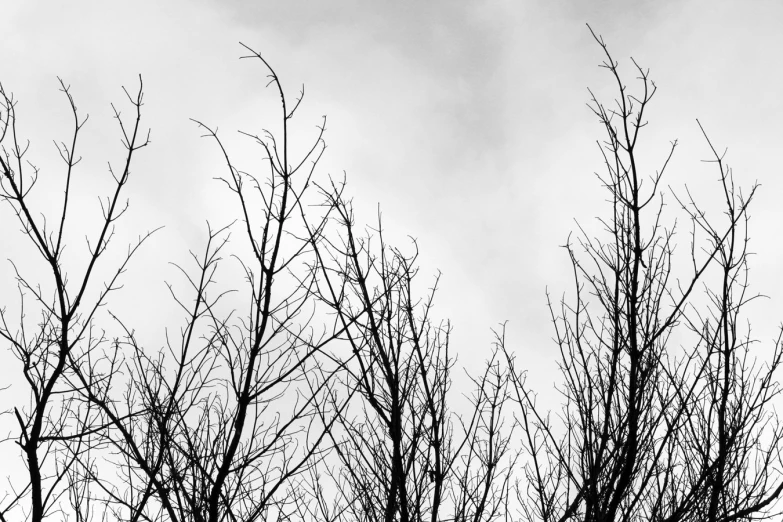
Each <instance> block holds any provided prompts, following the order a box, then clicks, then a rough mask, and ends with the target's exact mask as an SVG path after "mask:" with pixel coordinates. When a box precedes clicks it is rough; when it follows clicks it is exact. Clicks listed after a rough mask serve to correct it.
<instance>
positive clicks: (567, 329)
mask: <svg viewBox="0 0 783 522" xmlns="http://www.w3.org/2000/svg"><path fill="white" fill-rule="evenodd" d="M593 35H594V36H595V38H596V41H597V42H598V43H599V44H600V46H601V47H602V49H603V50H604V52H605V56H606V61H605V62H604V63H603V67H604V68H606V69H607V70H608V71H609V73H610V74H611V76H612V78H613V80H614V81H615V82H616V85H617V89H618V98H617V100H616V103H615V104H614V105H613V106H612V107H606V106H604V105H603V104H602V103H600V102H599V101H598V100H597V99H596V97H595V96H593V98H592V103H591V105H590V107H591V109H592V111H593V112H594V114H595V115H596V116H597V117H598V118H599V121H600V122H601V124H602V126H603V127H604V129H605V131H606V139H605V141H604V142H602V143H599V146H600V148H601V151H602V153H603V157H604V160H605V165H606V174H605V175H603V176H599V179H600V180H601V182H602V184H603V185H604V187H605V188H606V189H607V191H608V194H609V198H608V199H609V201H610V203H611V214H610V216H609V218H608V219H602V220H600V221H601V223H602V224H603V226H604V229H605V231H606V233H607V234H608V237H609V240H608V241H605V240H602V239H600V238H591V237H589V236H588V235H587V234H585V233H583V235H582V237H581V238H580V240H579V246H580V247H581V249H582V250H583V251H584V253H585V254H586V258H585V259H584V260H582V259H581V258H580V255H579V254H578V253H577V252H576V249H575V247H574V245H573V244H571V243H570V242H569V243H568V244H567V245H566V249H567V251H568V253H569V256H570V258H571V262H572V265H573V275H574V281H575V297H574V301H573V302H572V303H569V302H568V301H566V300H563V302H562V303H561V305H560V307H559V310H558V311H556V310H555V307H554V306H553V305H551V304H550V310H551V311H552V320H553V323H554V325H555V331H556V340H557V343H558V346H559V348H560V356H561V357H560V369H561V372H562V376H563V379H564V381H563V384H562V386H561V388H560V392H561V393H562V395H563V398H564V401H565V403H564V406H563V409H562V411H561V412H560V414H559V419H560V420H561V421H562V424H556V423H555V422H554V421H553V420H552V419H551V417H550V416H549V415H548V414H545V413H544V412H542V411H541V409H540V408H539V407H538V406H537V405H536V399H535V395H534V394H533V392H532V391H531V390H530V389H529V388H528V387H527V386H526V385H525V382H524V375H523V374H522V372H520V371H519V369H518V368H514V359H513V357H512V356H511V354H510V353H509V352H508V351H507V352H506V353H507V355H508V361H509V364H510V365H511V368H512V378H513V380H514V389H515V401H516V402H517V403H518V405H519V408H520V420H521V422H522V424H523V428H524V432H525V434H526V436H525V437H524V438H523V440H524V442H525V449H526V451H527V454H528V456H529V458H528V462H527V464H526V467H525V477H526V481H525V482H524V483H523V484H522V485H521V486H520V488H519V491H518V495H519V498H520V501H521V506H522V515H523V517H524V518H525V519H527V520H544V521H564V520H585V521H599V520H600V521H607V520H628V521H631V520H660V521H663V520H666V521H671V522H674V521H680V520H710V521H718V520H720V521H730V520H738V519H749V518H754V517H764V516H767V515H768V514H769V513H770V511H769V509H770V508H771V507H772V505H773V504H772V503H773V501H774V500H775V499H776V498H777V497H778V496H779V495H780V493H781V488H783V481H782V480H781V477H780V475H779V472H778V471H776V470H775V468H774V466H775V465H776V464H779V462H778V461H779V457H780V449H781V433H782V432H781V427H780V426H779V424H778V422H777V420H776V418H775V417H774V414H773V411H772V409H771V408H770V404H769V403H770V400H771V399H772V398H773V397H774V396H776V395H777V394H778V387H777V384H776V382H775V380H774V378H773V376H774V372H775V371H776V369H777V368H778V366H779V364H780V360H781V346H780V339H778V341H776V343H775V347H774V353H773V355H772V358H771V359H770V361H769V363H768V364H767V365H766V366H764V367H760V366H757V365H756V363H754V362H753V361H754V359H753V358H751V357H750V356H749V352H748V348H749V346H750V339H749V337H743V334H742V331H741V329H740V323H739V318H740V315H739V314H740V310H741V309H743V307H744V305H745V304H746V303H747V302H748V301H749V300H750V294H748V293H747V273H748V265H747V256H748V251H747V223H748V205H749V204H750V202H751V200H752V199H753V196H754V194H755V190H756V187H755V186H754V187H752V188H751V190H750V191H749V192H748V193H747V194H746V195H744V196H743V195H742V193H741V192H740V191H738V190H736V189H735V187H734V182H733V179H732V177H731V175H730V174H729V172H728V171H727V170H726V168H725V165H724V163H723V158H722V156H719V155H718V154H717V153H715V150H714V149H712V151H713V153H714V154H715V159H716V165H717V167H718V169H719V171H720V181H721V184H722V188H723V193H724V196H725V200H726V202H725V204H726V208H725V213H726V216H727V218H728V219H727V222H726V223H725V224H724V225H721V226H718V225H716V224H714V221H709V220H708V219H707V217H706V213H705V212H703V211H702V210H701V209H700V208H699V207H698V206H697V205H696V204H695V202H694V201H693V199H692V198H690V196H689V198H688V199H687V200H686V202H685V203H682V202H681V203H682V207H683V208H684V209H685V211H686V212H687V214H688V216H689V217H690V220H691V224H692V228H693V231H692V243H691V249H690V253H691V274H690V276H689V277H688V278H687V279H686V280H685V281H681V280H679V279H676V278H675V275H674V267H675V265H676V263H674V246H675V242H674V239H673V238H674V228H671V227H669V228H667V227H666V226H664V225H663V223H664V220H665V218H664V216H663V208H664V199H665V198H664V195H663V191H662V190H661V189H660V187H661V179H662V176H663V173H664V171H665V170H666V167H667V165H668V164H669V160H670V159H671V157H672V153H673V152H674V148H675V146H676V142H674V143H672V146H671V149H670V151H669V153H668V154H667V156H666V157H665V159H664V161H663V164H662V166H661V167H660V168H659V170H656V171H654V173H652V174H645V171H646V170H647V169H644V168H643V166H642V165H641V164H640V163H639V161H638V150H639V146H640V145H639V141H638V139H639V137H640V135H641V134H642V129H643V128H644V127H645V125H646V124H647V122H646V120H645V118H646V110H647V108H648V106H649V103H650V101H651V99H652V98H653V96H654V94H655V92H656V86H655V83H654V82H652V81H651V80H650V79H649V76H648V71H646V70H644V69H642V68H641V67H640V66H638V65H637V64H636V62H634V66H635V67H636V70H637V72H638V74H639V80H640V81H641V94H639V95H634V94H631V93H630V92H629V91H628V89H627V88H626V86H625V84H624V83H623V81H622V79H621V77H620V75H619V72H618V63H617V62H615V61H614V60H613V59H612V57H611V56H610V54H609V51H608V50H607V47H606V45H605V44H604V42H603V40H602V39H601V38H600V37H598V36H596V35H595V34H594V33H593ZM705 137H706V134H705ZM708 143H709V140H708ZM710 146H711V144H710ZM675 198H676V196H675ZM677 201H680V200H679V199H677ZM703 234H706V240H704V241H703V243H704V246H698V244H699V242H700V241H701V239H700V238H701V237H702V235H703ZM718 269H719V270H718ZM712 271H716V272H717V271H719V272H720V276H721V277H720V279H719V280H718V282H717V283H716V284H713V282H712V280H711V279H710V276H711V274H712ZM702 284H703V285H704V287H705V291H706V293H707V296H708V298H709V299H708V301H709V305H708V308H707V309H706V310H705V308H704V307H703V306H702V304H701V303H700V301H699V300H698V299H696V298H695V294H696V293H697V292H696V290H697V287H698V286H699V285H702ZM683 329H685V330H688V329H690V330H692V331H693V332H695V334H696V335H695V336H691V337H690V338H688V339H689V340H691V339H693V342H692V344H690V345H685V346H683V347H681V348H679V347H676V346H674V343H673V341H672V334H673V333H675V332H681V331H682V330H683ZM686 337H687V336H686ZM761 444H765V445H761Z"/></svg>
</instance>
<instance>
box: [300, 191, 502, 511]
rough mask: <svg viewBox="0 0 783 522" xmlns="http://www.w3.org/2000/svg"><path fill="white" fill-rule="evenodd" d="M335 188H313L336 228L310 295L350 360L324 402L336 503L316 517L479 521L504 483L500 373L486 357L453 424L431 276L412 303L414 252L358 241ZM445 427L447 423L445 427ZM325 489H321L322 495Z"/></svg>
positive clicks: (378, 236) (443, 335)
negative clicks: (325, 311) (324, 308)
mask: <svg viewBox="0 0 783 522" xmlns="http://www.w3.org/2000/svg"><path fill="white" fill-rule="evenodd" d="M343 191H344V186H343V185H342V184H332V185H331V186H330V187H328V188H325V189H323V193H324V194H325V195H326V197H327V206H328V207H329V208H332V209H334V212H333V215H334V219H335V220H336V221H337V222H338V226H337V227H336V230H337V233H336V237H335V239H331V240H330V239H329V238H328V237H324V238H323V241H321V242H319V243H318V256H319V264H320V266H321V269H322V272H323V277H322V279H321V281H320V283H319V295H320V297H321V298H322V299H323V300H324V302H325V303H327V304H328V306H329V307H330V308H331V309H332V310H333V313H334V316H335V324H336V326H335V330H339V329H341V330H343V331H344V339H345V341H347V343H348V345H349V346H350V350H351V354H352V357H351V358H350V360H348V361H347V362H346V363H345V364H344V367H345V371H344V373H343V377H342V378H341V381H340V386H339V387H340V388H342V389H343V390H344V392H343V393H342V394H337V393H334V394H331V395H330V397H331V404H330V408H329V411H334V412H338V414H337V416H336V419H337V422H336V423H335V424H334V426H333V429H332V430H330V437H331V439H332V441H333V446H334V448H335V453H336V455H337V457H338V461H339V464H338V465H337V466H335V467H332V468H329V469H330V470H331V471H330V475H331V479H332V481H333V483H332V487H331V489H334V490H336V491H337V496H338V502H335V503H333V505H332V506H329V505H328V503H325V502H324V499H323V494H322V493H323V491H324V489H323V488H321V487H319V488H318V492H319V493H321V495H320V499H319V502H318V503H317V505H318V508H319V512H318V513H315V514H314V516H315V517H316V518H325V519H332V520H366V521H385V522H391V521H394V520H400V521H405V522H407V521H411V520H432V521H433V522H434V521H437V520H445V519H448V518H447V516H448V515H449V512H450V511H453V514H452V516H453V518H455V519H457V520H475V521H478V520H489V519H492V518H494V516H495V515H496V514H497V512H498V509H499V508H498V502H497V497H498V495H497V491H496V488H495V487H494V481H495V479H496V478H497V477H498V476H499V475H503V474H504V473H505V475H506V476H508V474H509V473H508V472H509V469H508V468H502V466H499V463H500V462H501V461H502V460H503V459H504V458H506V457H507V455H508V454H509V438H508V435H507V434H506V435H505V436H504V435H502V434H501V431H502V427H503V419H502V415H501V409H502V404H503V403H504V402H505V398H506V397H505V393H506V386H507V380H506V378H507V376H505V375H501V373H500V372H499V371H498V367H497V365H495V364H494V356H493V360H491V361H490V362H489V363H488V365H487V368H486V371H485V373H484V375H483V376H481V377H479V378H478V379H476V380H475V384H476V395H475V396H474V397H473V398H472V403H471V407H472V408H471V409H472V411H469V412H468V414H467V415H466V416H464V417H465V420H464V421H463V417H459V416H455V415H454V414H453V412H452V411H451V410H450V408H449V401H448V400H447V397H448V396H450V394H449V390H450V389H451V383H452V380H451V371H452V368H453V366H454V364H455V359H454V357H453V355H451V353H450V352H449V336H450V334H451V326H450V324H449V323H448V322H435V320H434V319H433V317H432V315H433V306H434V298H435V293H436V289H437V285H438V278H436V279H435V282H434V284H433V285H432V287H431V288H430V290H429V292H428V293H427V294H426V296H425V297H424V298H418V297H417V295H416V287H417V279H416V277H417V275H418V269H417V267H416V262H417V261H416V260H417V257H418V250H417V249H416V244H415V242H414V244H413V246H414V253H413V254H412V255H407V254H405V253H403V251H401V250H400V249H397V248H394V247H392V246H390V245H389V244H388V243H387V242H386V240H385V239H384V234H383V228H382V225H381V220H380V216H379V219H378V226H377V229H376V230H374V231H372V230H369V231H368V232H367V233H366V234H365V233H362V234H357V231H356V227H355V217H354V213H353V209H352V206H351V203H350V201H346V200H345V199H344V198H343ZM455 420H456V421H457V422H456V427H455ZM327 491H329V490H327Z"/></svg>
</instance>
